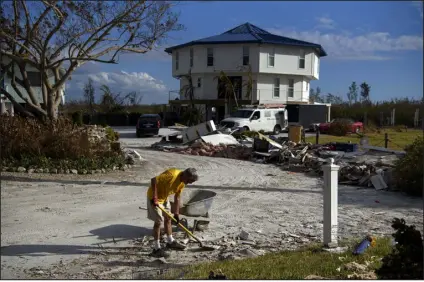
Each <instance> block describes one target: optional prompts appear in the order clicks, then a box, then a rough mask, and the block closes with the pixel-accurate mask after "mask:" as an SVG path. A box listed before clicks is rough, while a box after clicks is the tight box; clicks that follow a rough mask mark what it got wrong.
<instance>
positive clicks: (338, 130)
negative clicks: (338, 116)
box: [328, 121, 352, 136]
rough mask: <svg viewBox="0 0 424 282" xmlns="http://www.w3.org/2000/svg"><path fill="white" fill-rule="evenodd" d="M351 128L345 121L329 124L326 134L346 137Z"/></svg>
mask: <svg viewBox="0 0 424 282" xmlns="http://www.w3.org/2000/svg"><path fill="white" fill-rule="evenodd" d="M351 128H352V127H351V125H350V124H349V123H348V122H346V121H335V122H333V123H331V124H330V128H329V130H328V133H329V134H330V135H334V136H346V135H347V134H348V133H349V132H350V131H351Z"/></svg>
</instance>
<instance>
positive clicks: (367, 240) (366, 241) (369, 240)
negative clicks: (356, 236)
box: [353, 235, 376, 255]
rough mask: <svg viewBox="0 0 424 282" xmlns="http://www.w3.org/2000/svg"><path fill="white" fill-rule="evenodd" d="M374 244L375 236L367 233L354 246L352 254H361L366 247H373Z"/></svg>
mask: <svg viewBox="0 0 424 282" xmlns="http://www.w3.org/2000/svg"><path fill="white" fill-rule="evenodd" d="M375 244H376V243H375V238H374V237H371V236H369V235H368V236H366V237H365V238H364V239H363V240H362V241H361V242H360V243H359V244H358V245H357V246H356V247H355V249H354V250H353V254H354V255H361V254H363V253H364V252H365V250H366V249H368V247H370V246H371V247H374V246H375Z"/></svg>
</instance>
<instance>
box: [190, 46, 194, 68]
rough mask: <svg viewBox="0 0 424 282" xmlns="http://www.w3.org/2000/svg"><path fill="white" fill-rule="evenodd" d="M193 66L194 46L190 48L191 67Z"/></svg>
mask: <svg viewBox="0 0 424 282" xmlns="http://www.w3.org/2000/svg"><path fill="white" fill-rule="evenodd" d="M192 67H193V48H190V68H192Z"/></svg>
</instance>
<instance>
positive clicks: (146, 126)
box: [136, 114, 162, 137]
mask: <svg viewBox="0 0 424 282" xmlns="http://www.w3.org/2000/svg"><path fill="white" fill-rule="evenodd" d="M161 124H162V119H161V118H160V116H159V115H157V114H145V115H141V116H140V117H139V118H138V122H137V126H136V134H137V137H141V136H143V135H158V134H159V129H160V128H161Z"/></svg>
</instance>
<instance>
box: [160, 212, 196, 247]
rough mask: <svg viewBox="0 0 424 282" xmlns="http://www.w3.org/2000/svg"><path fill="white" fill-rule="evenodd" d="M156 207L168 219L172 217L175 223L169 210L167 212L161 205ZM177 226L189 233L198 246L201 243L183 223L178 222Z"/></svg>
mask: <svg viewBox="0 0 424 282" xmlns="http://www.w3.org/2000/svg"><path fill="white" fill-rule="evenodd" d="M157 207H158V208H159V209H160V210H161V211H163V212H164V213H165V214H166V215H167V216H168V217H169V218H170V219H172V220H173V221H174V222H175V223H177V220H176V219H175V218H174V217H173V216H172V214H170V213H169V212H167V211H166V210H165V209H164V208H162V207H161V206H157ZM178 226H179V227H181V228H182V229H183V230H184V231H185V232H186V233H187V234H188V235H190V236H191V237H193V239H195V240H196V241H197V242H198V243H199V244H200V246H201V245H202V241H200V240H199V238H197V237H196V236H194V234H193V233H191V232H190V230H188V229H187V228H186V227H185V226H184V225H182V224H181V222H178Z"/></svg>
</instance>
